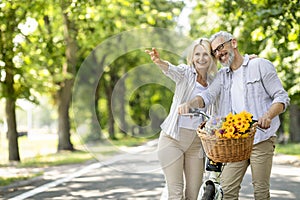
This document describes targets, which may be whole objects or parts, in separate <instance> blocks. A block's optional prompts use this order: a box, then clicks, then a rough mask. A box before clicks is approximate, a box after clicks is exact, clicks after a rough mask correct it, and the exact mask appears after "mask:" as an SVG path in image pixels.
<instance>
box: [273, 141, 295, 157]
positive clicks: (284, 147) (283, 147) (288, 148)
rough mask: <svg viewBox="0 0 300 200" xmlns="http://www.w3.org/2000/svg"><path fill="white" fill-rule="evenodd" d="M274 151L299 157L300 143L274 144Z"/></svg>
mask: <svg viewBox="0 0 300 200" xmlns="http://www.w3.org/2000/svg"><path fill="white" fill-rule="evenodd" d="M275 151H276V153H281V154H287V155H297V156H299V157H300V144H299V143H298V144H296V143H289V144H276V149H275Z"/></svg>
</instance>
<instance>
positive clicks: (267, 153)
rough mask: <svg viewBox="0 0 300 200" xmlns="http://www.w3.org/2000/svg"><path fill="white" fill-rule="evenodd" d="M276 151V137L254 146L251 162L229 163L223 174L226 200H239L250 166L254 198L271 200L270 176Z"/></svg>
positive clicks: (222, 182) (222, 183)
mask: <svg viewBox="0 0 300 200" xmlns="http://www.w3.org/2000/svg"><path fill="white" fill-rule="evenodd" d="M274 150H275V137H271V138H269V139H268V140H266V141H263V142H260V143H258V144H256V145H254V146H253V150H252V153H251V156H250V159H249V160H245V161H241V162H233V163H227V164H226V165H225V167H224V169H223V172H222V174H221V186H222V188H223V192H224V200H237V199H238V198H239V190H240V188H241V183H242V181H243V177H244V175H245V173H246V170H247V168H248V166H249V165H250V167H251V174H252V184H253V188H254V198H255V199H256V200H265V199H270V176H271V169H272V162H273V155H274Z"/></svg>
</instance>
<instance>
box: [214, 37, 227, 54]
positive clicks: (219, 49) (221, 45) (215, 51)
mask: <svg viewBox="0 0 300 200" xmlns="http://www.w3.org/2000/svg"><path fill="white" fill-rule="evenodd" d="M231 40H232V39H230V40H227V41H226V42H223V43H222V44H220V45H219V46H217V48H215V50H212V54H213V55H214V56H215V55H216V54H217V51H221V50H222V49H223V48H224V45H225V44H226V43H228V42H231Z"/></svg>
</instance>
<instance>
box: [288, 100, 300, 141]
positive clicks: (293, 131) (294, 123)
mask: <svg viewBox="0 0 300 200" xmlns="http://www.w3.org/2000/svg"><path fill="white" fill-rule="evenodd" d="M289 119H290V141H291V142H300V134H299V130H300V107H299V106H298V105H296V104H291V105H290V118H289Z"/></svg>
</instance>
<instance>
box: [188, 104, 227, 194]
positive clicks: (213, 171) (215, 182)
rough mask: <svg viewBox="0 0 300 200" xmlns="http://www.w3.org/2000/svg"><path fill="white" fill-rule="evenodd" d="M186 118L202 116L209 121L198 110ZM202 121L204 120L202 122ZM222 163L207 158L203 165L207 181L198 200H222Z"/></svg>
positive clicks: (191, 111)
mask: <svg viewBox="0 0 300 200" xmlns="http://www.w3.org/2000/svg"><path fill="white" fill-rule="evenodd" d="M184 115H186V116H196V117H199V116H201V115H202V116H204V117H206V118H207V119H210V116H209V115H207V114H206V113H204V112H203V111H201V110H199V109H191V110H190V111H189V113H187V114H184ZM203 121H204V120H203ZM223 166H224V165H223V163H220V162H214V161H213V160H211V159H209V158H207V159H206V164H205V170H206V172H209V175H208V179H207V180H205V181H204V182H203V184H202V185H201V187H200V190H199V194H198V200H222V199H223V190H222V186H221V184H220V175H221V173H222V169H223Z"/></svg>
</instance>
